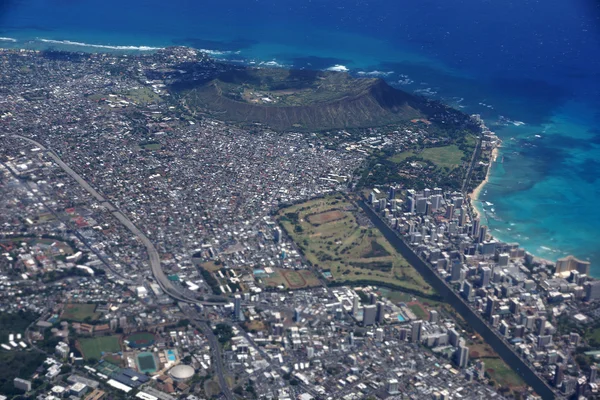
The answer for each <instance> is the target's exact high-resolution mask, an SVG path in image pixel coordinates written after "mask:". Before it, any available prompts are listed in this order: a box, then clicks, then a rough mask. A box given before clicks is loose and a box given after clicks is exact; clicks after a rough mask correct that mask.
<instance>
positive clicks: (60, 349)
mask: <svg viewBox="0 0 600 400" xmlns="http://www.w3.org/2000/svg"><path fill="white" fill-rule="evenodd" d="M69 350H70V349H69V345H68V344H66V343H65V342H59V343H58V344H57V345H56V347H54V352H55V353H56V355H57V356H58V357H59V358H60V359H62V360H64V359H65V358H67V357H68V356H69Z"/></svg>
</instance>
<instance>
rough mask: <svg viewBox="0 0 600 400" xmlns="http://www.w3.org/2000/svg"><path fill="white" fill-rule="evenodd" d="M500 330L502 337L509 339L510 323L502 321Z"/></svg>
mask: <svg viewBox="0 0 600 400" xmlns="http://www.w3.org/2000/svg"><path fill="white" fill-rule="evenodd" d="M499 330H500V334H501V335H502V336H504V337H507V336H508V333H509V327H508V323H507V322H506V321H501V322H500V329H499Z"/></svg>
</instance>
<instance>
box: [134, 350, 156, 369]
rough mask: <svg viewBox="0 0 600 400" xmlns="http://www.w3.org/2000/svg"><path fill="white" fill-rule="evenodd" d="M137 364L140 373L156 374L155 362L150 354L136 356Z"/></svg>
mask: <svg viewBox="0 0 600 400" xmlns="http://www.w3.org/2000/svg"><path fill="white" fill-rule="evenodd" d="M137 364H138V369H139V370H140V372H143V373H146V372H150V373H152V372H156V361H155V360H154V355H153V354H152V353H140V354H138V356H137Z"/></svg>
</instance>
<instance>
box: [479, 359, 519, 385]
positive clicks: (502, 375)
mask: <svg viewBox="0 0 600 400" xmlns="http://www.w3.org/2000/svg"><path fill="white" fill-rule="evenodd" d="M481 360H482V361H483V362H484V363H485V372H486V374H487V375H488V376H489V377H490V379H492V380H494V381H495V382H496V383H497V384H498V386H500V387H506V388H510V389H517V388H521V387H523V386H525V382H524V381H523V379H521V377H520V376H519V375H517V373H516V372H515V371H513V370H512V369H511V368H510V367H509V366H508V365H506V363H505V362H504V361H502V359H500V358H482V359H481Z"/></svg>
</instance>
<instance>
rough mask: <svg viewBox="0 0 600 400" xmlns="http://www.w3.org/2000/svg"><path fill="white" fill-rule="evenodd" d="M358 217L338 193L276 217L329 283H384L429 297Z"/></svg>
mask: <svg viewBox="0 0 600 400" xmlns="http://www.w3.org/2000/svg"><path fill="white" fill-rule="evenodd" d="M358 213H359V211H358V210H357V208H356V207H355V206H354V205H353V204H352V203H350V201H348V200H347V199H345V198H344V197H343V196H342V195H341V194H339V195H332V196H328V197H325V198H322V199H314V200H310V201H308V202H305V203H301V204H296V205H293V206H291V207H288V208H284V209H282V210H280V211H279V213H278V219H279V222H280V224H281V225H282V226H283V228H284V229H285V230H286V231H287V233H288V234H289V235H290V236H291V238H292V239H293V240H294V242H296V244H297V245H298V246H299V247H300V248H301V249H302V251H303V252H304V255H305V256H306V258H307V259H308V260H309V261H310V262H311V263H312V264H313V266H316V267H318V268H319V269H321V270H329V271H330V272H331V275H332V279H333V280H335V281H349V282H352V281H372V282H381V283H389V284H392V285H394V286H397V287H399V288H409V289H412V290H416V291H419V292H421V293H424V294H432V293H433V291H432V289H431V287H430V286H429V285H428V284H427V283H426V282H425V281H424V280H423V278H422V277H421V275H419V273H418V272H417V271H416V270H415V269H414V268H413V267H412V266H410V265H409V264H408V262H407V261H406V260H405V259H404V258H403V257H402V256H401V255H400V254H398V253H397V252H396V250H395V249H394V248H393V247H392V246H391V245H390V244H389V243H388V241H387V240H386V239H385V238H384V237H383V235H382V234H381V233H380V232H379V230H377V229H376V228H373V227H370V226H368V222H367V221H366V218H362V217H361V218H357V215H359V214H358ZM288 278H289V277H288Z"/></svg>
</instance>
